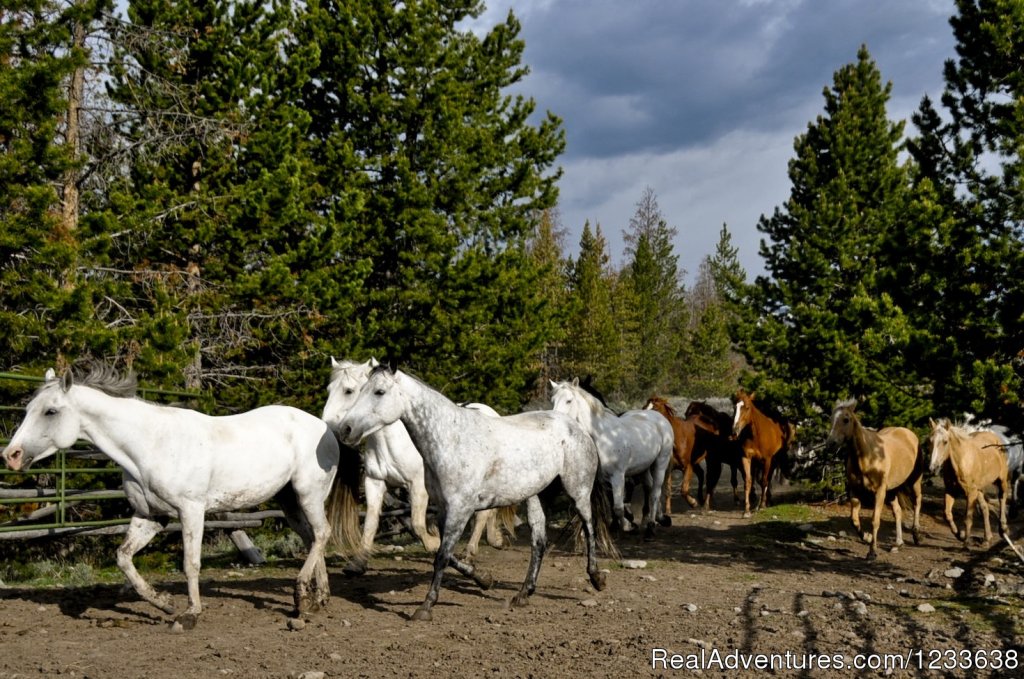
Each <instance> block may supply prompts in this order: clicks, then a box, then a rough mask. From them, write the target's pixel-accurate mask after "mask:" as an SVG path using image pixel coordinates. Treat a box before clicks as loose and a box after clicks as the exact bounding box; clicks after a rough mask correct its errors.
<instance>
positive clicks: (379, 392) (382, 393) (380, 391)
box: [373, 389, 384, 396]
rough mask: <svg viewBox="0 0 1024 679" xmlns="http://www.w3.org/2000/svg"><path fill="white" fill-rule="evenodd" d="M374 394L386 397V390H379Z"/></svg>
mask: <svg viewBox="0 0 1024 679" xmlns="http://www.w3.org/2000/svg"><path fill="white" fill-rule="evenodd" d="M373 393H374V395H375V396H383V395H384V390H383V389H377V390H376V391H374V392H373Z"/></svg>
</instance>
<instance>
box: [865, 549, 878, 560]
mask: <svg viewBox="0 0 1024 679" xmlns="http://www.w3.org/2000/svg"><path fill="white" fill-rule="evenodd" d="M864 558H865V559H867V560H868V561H874V560H875V559H877V558H878V552H875V551H871V552H868V555H867V556H866V557H864Z"/></svg>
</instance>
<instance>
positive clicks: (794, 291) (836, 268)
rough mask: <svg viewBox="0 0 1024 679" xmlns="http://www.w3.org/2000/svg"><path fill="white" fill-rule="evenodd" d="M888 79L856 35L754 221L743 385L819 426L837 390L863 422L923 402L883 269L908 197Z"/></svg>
mask: <svg viewBox="0 0 1024 679" xmlns="http://www.w3.org/2000/svg"><path fill="white" fill-rule="evenodd" d="M890 90H891V85H890V84H886V85H884V86H883V85H882V82H881V76H880V74H879V72H878V69H877V67H876V65H875V64H874V62H873V61H872V60H871V58H870V56H869V54H868V52H867V49H866V48H863V47H862V48H861V49H860V51H859V52H858V58H857V62H856V63H854V64H850V65H847V66H844V67H843V68H841V69H839V70H838V71H837V72H836V74H835V78H834V82H833V85H832V87H831V88H826V89H825V92H824V96H825V114H824V115H822V116H819V117H818V119H817V120H816V121H815V122H814V123H813V124H810V125H808V129H807V132H806V133H805V134H803V135H801V136H800V137H798V138H797V140H796V143H795V151H796V157H795V158H794V159H793V160H791V161H790V165H789V175H790V178H791V180H792V182H793V188H792V192H791V194H790V198H789V200H788V201H787V202H786V203H785V205H784V206H783V207H782V208H777V209H776V210H775V213H774V214H773V215H772V216H771V217H762V219H761V221H760V223H759V225H758V228H759V230H761V231H762V233H764V234H765V235H766V237H767V241H762V245H761V254H762V256H763V257H764V259H765V262H766V268H767V270H768V272H769V273H770V274H771V277H770V278H769V277H764V276H762V277H758V279H757V281H756V283H755V287H754V288H753V290H752V298H753V300H754V302H755V305H756V308H757V309H758V311H759V313H760V314H761V317H760V318H759V319H758V322H757V323H754V324H747V325H746V326H743V327H745V330H744V337H743V339H744V340H745V341H744V342H743V344H742V347H743V350H744V353H745V354H746V356H747V358H748V360H749V361H750V364H751V367H752V368H753V369H755V370H757V371H758V374H757V375H756V377H755V379H754V384H753V386H756V388H757V390H758V392H759V394H760V395H762V396H765V397H768V398H770V399H773V400H776V401H778V402H779V403H786V404H788V405H789V406H790V407H791V408H792V412H791V413H790V415H794V416H798V417H802V418H809V419H811V420H813V421H815V422H816V423H817V424H818V425H819V426H824V422H823V418H822V417H821V412H822V411H827V410H828V409H830V408H831V405H832V403H833V402H834V401H835V400H836V399H837V398H839V397H845V396H856V397H858V398H860V399H861V400H862V405H861V406H859V410H860V411H861V412H862V413H864V414H865V417H866V419H867V420H868V421H870V422H879V423H881V422H889V421H897V422H900V423H902V424H911V423H915V422H920V421H921V419H922V418H923V417H924V416H925V415H926V414H927V413H928V412H929V409H928V406H927V394H925V393H923V392H922V390H921V388H920V380H919V377H918V375H917V371H916V369H915V368H916V366H915V363H914V359H915V358H916V357H914V356H910V355H908V353H907V349H908V347H910V346H912V338H913V337H914V335H915V330H914V329H913V327H912V326H911V324H910V322H909V319H908V317H907V316H906V314H905V313H904V312H903V310H902V308H901V307H900V306H899V305H898V303H897V301H896V299H895V298H894V294H893V292H894V291H893V290H892V289H891V287H889V286H888V285H886V283H887V282H888V281H887V279H886V275H885V273H884V272H885V271H887V270H888V269H889V268H890V267H891V266H892V265H893V264H894V262H895V260H896V259H897V258H898V257H899V251H898V250H897V249H895V248H894V247H893V242H894V241H893V239H894V234H896V233H897V232H898V231H899V230H900V229H901V228H902V219H901V218H902V217H903V215H904V214H905V205H906V202H907V200H908V197H907V188H906V187H907V184H908V181H907V173H906V171H905V169H904V168H903V167H901V166H900V165H899V163H898V159H897V154H898V152H899V150H900V138H901V133H902V124H897V123H892V122H890V121H889V120H888V118H887V117H886V109H885V105H886V102H887V101H888V98H889V93H890Z"/></svg>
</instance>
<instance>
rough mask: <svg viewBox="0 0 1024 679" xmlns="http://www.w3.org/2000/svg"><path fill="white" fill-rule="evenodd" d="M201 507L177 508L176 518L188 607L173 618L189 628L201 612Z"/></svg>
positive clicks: (184, 627) (178, 623)
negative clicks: (179, 532)
mask: <svg viewBox="0 0 1024 679" xmlns="http://www.w3.org/2000/svg"><path fill="white" fill-rule="evenodd" d="M204 519H205V516H204V513H203V508H202V507H186V508H179V509H178V520H179V521H180V522H181V542H182V548H183V550H182V551H183V555H182V561H183V562H184V570H185V581H186V583H187V584H188V608H186V609H185V612H184V613H182V614H181V615H179V616H178V617H177V619H175V621H174V624H175V625H181V627H182V628H183V629H186V630H190V629H192V628H193V627H195V626H196V623H197V622H198V621H199V615H200V613H202V612H203V604H202V601H200V599H199V568H200V562H201V558H202V549H203V520H204Z"/></svg>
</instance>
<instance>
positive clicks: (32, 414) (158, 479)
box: [3, 365, 340, 629]
mask: <svg viewBox="0 0 1024 679" xmlns="http://www.w3.org/2000/svg"><path fill="white" fill-rule="evenodd" d="M134 395H135V380H134V378H133V377H128V378H123V377H121V376H119V375H117V374H116V373H114V371H113V370H111V369H110V368H109V367H107V366H102V365H97V366H94V367H93V368H92V371H91V372H90V373H89V374H88V375H86V376H84V377H74V376H73V375H72V373H71V372H70V371H69V372H66V373H65V374H64V376H63V377H62V378H60V379H58V378H56V377H55V376H54V372H53V371H52V370H50V371H48V372H47V374H46V381H45V383H44V384H43V386H41V387H40V388H39V390H38V391H37V392H36V393H35V395H34V396H33V397H32V400H31V401H30V402H29V404H28V406H27V407H26V409H25V420H24V422H22V424H21V426H20V427H18V430H17V431H16V432H15V434H14V436H13V437H12V438H11V442H10V444H8V446H7V448H6V449H4V451H3V457H4V461H5V462H6V463H7V466H8V467H10V468H11V469H14V470H19V469H25V468H27V467H28V466H29V465H30V464H31V463H33V462H36V461H38V460H41V459H43V458H46V457H48V456H50V455H53V454H54V453H55V452H57V450H58V449H60V448H68V447H70V446H71V445H73V444H74V443H75V441H76V440H78V439H79V438H81V439H85V440H87V441H89V442H90V443H92V444H93V445H95V446H96V447H97V448H98V449H100V450H101V451H103V453H104V454H106V455H107V456H108V457H109V458H110V459H112V460H113V461H114V462H116V463H117V464H118V465H119V466H120V467H121V468H122V469H123V470H124V491H125V494H126V495H127V497H128V502H129V503H130V504H131V506H132V508H133V509H134V510H135V515H134V516H133V517H132V520H131V523H130V524H129V526H128V533H127V535H126V536H125V538H124V542H123V543H121V547H120V548H119V549H118V550H117V565H118V566H119V567H120V568H121V570H122V571H123V572H124V574H125V576H126V577H127V578H128V581H129V582H130V583H131V584H132V586H133V587H134V588H135V591H136V592H138V593H139V595H140V596H141V597H142V598H143V599H145V600H146V601H148V602H149V603H151V604H153V605H154V606H156V607H157V608H159V609H160V610H162V611H164V612H165V613H167V614H168V615H174V613H175V609H174V606H173V605H172V604H171V600H170V597H169V596H168V595H167V594H162V595H158V594H157V593H156V591H155V590H154V589H153V588H152V586H150V584H149V583H148V582H146V581H145V580H144V579H143V578H142V576H141V575H139V573H138V571H137V570H136V569H135V565H134V564H133V563H132V557H133V556H134V555H135V553H136V552H138V551H139V550H140V549H142V548H143V547H145V546H146V544H147V543H149V541H150V540H152V539H153V537H154V536H155V535H156V534H157V533H159V532H160V530H161V529H162V528H163V525H164V523H165V521H163V520H162V519H163V518H164V517H167V516H176V517H178V519H179V521H180V522H181V536H182V541H183V543H184V569H185V577H186V580H187V581H188V608H187V609H186V610H185V612H184V613H182V614H181V615H179V616H177V619H176V621H175V625H176V626H180V627H181V628H185V629H190V628H192V627H194V626H195V624H196V622H197V620H198V617H199V615H200V613H201V612H202V604H201V602H200V600H199V568H200V550H201V547H202V541H203V520H204V518H205V514H207V513H210V512H225V511H231V510H236V509H241V508H244V507H251V506H254V505H257V504H260V503H261V502H265V501H266V500H269V499H270V498H272V497H275V496H276V498H277V500H278V501H279V503H280V504H281V507H282V509H284V511H285V514H286V516H287V517H288V520H289V522H290V523H291V525H292V527H293V528H294V529H295V530H296V532H298V533H299V535H300V536H302V538H303V540H304V541H305V542H306V544H307V546H308V547H309V555H308V556H307V557H306V562H305V564H304V565H303V566H302V569H301V571H300V572H299V577H298V581H297V583H296V586H295V606H296V608H297V610H298V612H300V613H301V612H304V611H307V610H315V609H317V608H319V607H321V606H323V605H324V604H326V603H327V600H328V598H329V596H330V590H329V588H328V583H327V566H326V563H325V562H324V550H325V547H326V543H327V540H328V539H329V538H330V535H331V530H332V528H331V526H330V524H329V523H328V520H327V516H326V514H325V511H324V502H325V501H326V500H328V495H334V493H331V488H332V485H333V484H334V479H335V474H336V471H337V467H338V458H339V455H340V452H339V448H338V441H337V439H335V437H334V434H332V433H331V431H330V429H328V428H327V425H326V424H325V423H324V422H323V421H322V420H320V419H319V418H317V417H314V416H313V415H310V414H308V413H304V412H302V411H301V410H297V409H295V408H289V407H286V406H266V407H263V408H258V409H256V410H252V411H250V412H247V413H242V414H240V415H230V416H226V417H210V416H209V415H204V414H202V413H199V412H196V411H194V410H187V409H184V408H171V407H167V406H162V405H157V404H154V403H148V402H146V401H143V400H141V399H138V398H134ZM314 579H315V583H314V582H313V580H314Z"/></svg>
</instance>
